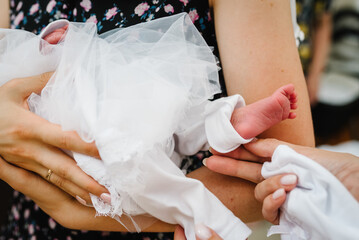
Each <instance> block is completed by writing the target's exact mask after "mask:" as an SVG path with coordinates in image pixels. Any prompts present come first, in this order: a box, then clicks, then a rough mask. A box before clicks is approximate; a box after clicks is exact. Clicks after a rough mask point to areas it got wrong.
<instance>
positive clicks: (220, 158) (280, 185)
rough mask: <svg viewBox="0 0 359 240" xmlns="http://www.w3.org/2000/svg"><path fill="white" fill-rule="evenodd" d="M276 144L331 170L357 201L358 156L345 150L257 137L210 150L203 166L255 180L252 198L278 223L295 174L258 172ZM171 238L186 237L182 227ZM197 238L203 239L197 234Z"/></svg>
mask: <svg viewBox="0 0 359 240" xmlns="http://www.w3.org/2000/svg"><path fill="white" fill-rule="evenodd" d="M279 145H288V146H289V147H291V148H292V149H293V150H295V151H296V152H298V153H300V154H303V155H305V156H307V157H308V158H310V159H312V160H314V161H315V162H317V163H319V164H320V165H322V166H323V167H324V168H325V169H327V170H328V171H329V172H330V173H332V174H333V175H334V176H335V177H336V178H337V179H338V180H339V181H340V182H341V183H342V184H343V185H344V186H345V187H346V188H347V189H348V191H349V192H350V193H351V194H352V195H353V197H354V198H355V199H356V200H357V201H358V202H359V185H358V184H357V183H358V181H359V157H356V156H354V155H351V154H348V153H336V152H330V151H325V150H320V149H316V148H312V147H305V146H299V145H295V144H289V143H286V142H283V141H279V140H276V139H260V140H255V141H253V142H251V143H248V144H246V145H244V146H241V147H240V148H238V149H236V150H234V151H233V152H231V153H228V154H220V153H217V152H215V151H213V153H214V155H213V156H212V157H210V158H208V159H207V160H206V161H205V162H206V166H207V167H208V168H209V169H211V170H212V171H216V172H219V173H222V174H226V175H230V176H234V177H239V178H244V179H247V180H249V181H251V182H254V183H258V184H257V186H256V188H255V190H254V194H255V197H256V199H257V200H258V201H259V202H262V203H263V207H262V213H263V216H264V218H265V219H266V220H267V221H269V222H271V223H273V224H278V223H279V216H280V211H279V208H280V207H281V206H282V205H283V203H284V202H285V199H286V193H288V192H290V191H291V190H293V189H294V188H295V187H296V184H297V181H296V179H297V178H296V177H294V178H292V179H293V180H294V181H292V182H288V181H282V180H283V178H284V177H287V176H295V175H291V174H281V175H277V176H274V177H271V178H268V179H266V180H264V179H263V177H262V175H261V174H260V172H261V169H262V164H263V162H265V161H270V158H271V156H272V155H273V152H274V150H275V149H276V148H277V147H278V146H279ZM242 160H246V161H242ZM278 193H280V194H278ZM274 195H276V197H274ZM208 231H210V232H211V234H212V236H211V237H210V238H206V239H211V240H220V239H222V238H220V236H218V235H217V234H216V233H215V232H214V231H213V230H211V229H208ZM174 239H175V240H185V239H186V238H185V235H184V232H183V229H182V228H180V227H177V228H176V232H175V238H174ZM198 240H204V239H201V238H198Z"/></svg>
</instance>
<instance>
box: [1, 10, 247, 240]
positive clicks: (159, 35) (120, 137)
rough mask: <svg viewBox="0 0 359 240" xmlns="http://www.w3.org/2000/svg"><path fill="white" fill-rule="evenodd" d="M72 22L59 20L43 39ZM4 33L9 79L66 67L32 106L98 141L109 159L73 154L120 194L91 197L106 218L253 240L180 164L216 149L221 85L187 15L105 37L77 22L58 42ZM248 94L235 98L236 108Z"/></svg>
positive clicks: (4, 75)
mask: <svg viewBox="0 0 359 240" xmlns="http://www.w3.org/2000/svg"><path fill="white" fill-rule="evenodd" d="M56 24H58V25H56ZM64 24H68V23H67V22H64V21H59V22H57V23H56V22H55V23H53V24H51V25H49V27H48V28H47V29H46V30H45V32H43V33H42V35H41V36H44V35H46V34H47V33H48V32H51V31H53V30H54V29H56V28H58V27H61V26H63V25H64ZM0 36H1V39H0V84H4V83H5V82H7V81H9V80H11V79H13V78H18V77H26V76H33V75H37V74H41V73H43V72H48V71H54V70H56V71H55V73H54V75H53V77H52V78H51V79H50V81H49V82H48V84H47V85H46V87H45V88H44V89H43V91H42V93H41V96H38V95H35V94H33V95H31V96H30V98H29V105H30V108H31V110H32V111H33V112H35V113H36V114H38V115H40V116H42V117H44V118H46V119H48V120H49V121H50V122H53V123H57V124H60V125H61V126H62V128H63V130H76V131H77V132H78V134H79V135H80V136H81V138H82V139H83V140H85V141H87V142H91V141H95V142H96V145H97V147H98V149H99V153H100V155H101V158H102V161H100V160H98V159H94V158H91V157H88V156H84V155H81V154H78V153H73V157H74V158H75V160H76V161H77V163H78V165H79V166H80V167H81V168H82V169H83V170H84V171H85V172H86V173H87V174H89V175H90V176H92V177H93V178H94V179H95V180H97V181H98V182H99V183H100V184H102V185H104V186H105V187H107V188H108V190H109V192H110V194H111V200H112V201H111V204H107V203H105V202H103V201H102V200H101V199H100V198H97V197H96V196H91V199H92V201H93V205H94V207H95V208H96V211H97V213H98V214H99V215H106V216H111V217H113V218H116V219H117V220H119V221H120V219H119V217H120V216H122V214H124V215H126V216H130V217H129V218H130V219H132V220H134V222H135V223H134V227H133V226H130V225H131V224H129V223H127V221H126V222H124V221H122V220H121V222H122V223H123V224H124V225H125V226H126V227H128V228H129V229H130V230H133V229H134V228H135V229H136V230H138V231H139V230H140V228H142V229H143V228H144V227H146V226H145V225H146V224H149V222H147V221H145V223H139V221H137V220H136V216H138V215H141V214H145V213H146V214H150V215H152V216H155V217H156V218H158V219H161V220H163V221H165V222H168V223H172V224H180V225H182V226H183V227H184V228H185V233H186V237H187V239H189V240H192V239H193V240H194V239H195V232H194V226H195V224H197V223H203V224H205V225H207V226H209V227H211V228H213V229H214V230H215V231H217V232H218V233H219V235H220V236H222V237H223V238H224V239H245V238H247V237H248V235H249V234H250V230H249V229H248V228H247V227H246V226H245V225H244V224H243V223H242V222H241V221H240V220H239V219H238V218H236V217H235V216H234V215H233V214H232V212H230V211H229V210H228V209H227V208H226V207H225V206H224V205H223V204H222V203H221V202H220V201H219V200H218V199H217V198H216V197H215V196H214V195H213V194H212V193H211V192H209V191H208V190H207V189H206V188H205V187H204V186H203V184H202V183H200V182H199V181H197V180H194V179H190V178H186V177H185V175H184V174H183V173H182V171H181V170H180V169H179V168H178V166H176V165H175V164H174V162H178V159H179V158H180V155H182V154H194V153H196V152H198V151H199V150H201V149H203V148H206V147H208V144H207V139H206V135H205V130H204V129H205V127H204V118H205V114H204V112H205V108H206V106H207V105H211V104H212V103H211V102H209V101H208V100H207V99H210V98H212V97H213V95H214V94H215V93H218V92H219V91H220V87H219V82H218V74H217V71H218V67H217V64H216V59H215V58H214V56H213V54H212V51H211V49H210V48H209V47H208V46H207V45H206V43H205V41H204V39H203V38H202V37H201V35H200V33H199V32H198V31H197V30H196V28H195V27H194V25H193V24H192V22H191V20H190V19H189V17H188V16H187V15H185V14H179V15H174V16H172V17H166V18H161V19H158V20H154V21H151V22H148V23H142V24H138V25H135V26H132V27H129V28H125V29H116V30H112V31H110V32H108V33H105V34H103V35H100V36H98V35H97V34H96V26H95V25H94V24H91V23H85V24H84V23H69V27H68V29H67V32H66V36H64V37H63V39H62V40H61V41H60V42H59V44H57V45H50V44H48V43H47V42H45V41H43V40H42V39H41V38H40V37H39V36H35V35H34V34H32V33H28V32H25V31H19V30H0ZM238 99H239V97H237V100H233V99H232V100H228V101H229V102H231V103H230V104H232V106H233V107H232V111H233V108H234V106H235V105H236V104H237V101H238ZM221 101H222V102H223V104H219V103H214V104H216V106H215V107H213V106H212V107H209V108H208V109H209V110H208V113H210V114H208V115H209V118H215V119H217V120H214V121H210V120H209V122H216V121H217V122H218V119H220V117H218V116H217V115H216V114H215V112H216V111H215V110H216V109H221V107H222V106H224V105H226V100H221ZM242 104H244V102H243V103H242ZM221 111H223V110H221ZM221 111H219V112H218V114H222V113H221ZM225 111H227V110H225ZM227 112H228V111H227ZM229 114H231V113H230V112H229ZM223 121H224V122H225V121H229V119H228V118H224V119H223ZM226 126H228V127H232V126H230V124H228V123H226ZM209 134H211V133H209ZM212 134H218V132H212ZM222 138H223V137H222ZM212 139H216V138H214V137H212ZM214 144H216V143H214ZM222 145H223V144H222ZM224 148H226V146H224ZM227 148H229V147H227ZM171 158H172V159H173V161H171ZM130 222H131V221H130Z"/></svg>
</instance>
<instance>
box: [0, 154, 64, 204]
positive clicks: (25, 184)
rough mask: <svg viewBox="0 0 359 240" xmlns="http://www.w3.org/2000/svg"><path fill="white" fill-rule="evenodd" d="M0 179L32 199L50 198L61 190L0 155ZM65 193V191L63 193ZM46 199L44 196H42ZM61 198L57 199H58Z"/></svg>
mask: <svg viewBox="0 0 359 240" xmlns="http://www.w3.org/2000/svg"><path fill="white" fill-rule="evenodd" d="M0 179H2V180H3V181H5V182H6V183H8V184H9V185H10V186H11V187H12V188H14V189H15V190H17V191H19V192H22V193H23V194H25V195H26V196H28V197H30V198H31V199H33V200H37V199H42V198H44V197H43V196H47V198H49V199H51V198H52V197H55V196H56V194H53V193H60V192H62V191H61V190H59V189H58V188H56V187H55V186H54V185H52V184H49V183H46V181H45V180H44V179H42V178H41V177H40V176H38V175H36V174H34V173H32V172H29V171H26V170H24V169H22V168H19V167H16V166H14V165H11V164H9V163H7V162H6V161H5V160H4V159H2V158H1V157H0ZM63 194H65V193H63ZM44 199H46V198H44ZM60 200H61V199H58V201H60Z"/></svg>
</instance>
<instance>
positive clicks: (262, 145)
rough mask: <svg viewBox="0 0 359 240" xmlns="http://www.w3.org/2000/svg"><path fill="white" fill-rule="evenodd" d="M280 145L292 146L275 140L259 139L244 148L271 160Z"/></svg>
mask: <svg viewBox="0 0 359 240" xmlns="http://www.w3.org/2000/svg"><path fill="white" fill-rule="evenodd" d="M279 145H290V144H289V143H286V142H282V141H279V140H277V139H274V138H267V139H258V140H255V141H252V142H250V143H247V144H245V145H244V148H245V149H247V150H248V151H249V152H251V153H253V154H254V155H257V156H259V157H265V158H268V157H269V158H270V157H272V155H273V152H274V150H275V149H276V148H277V147H278V146H279Z"/></svg>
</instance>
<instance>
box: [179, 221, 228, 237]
mask: <svg viewBox="0 0 359 240" xmlns="http://www.w3.org/2000/svg"><path fill="white" fill-rule="evenodd" d="M173 239H174V240H186V236H185V234H184V230H183V228H182V227H181V226H177V227H176V229H175V234H174V238H173ZM196 239H197V240H222V238H221V237H220V236H219V235H218V234H217V233H216V232H215V231H213V230H212V229H210V228H209V227H206V226H204V225H202V224H198V225H196Z"/></svg>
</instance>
